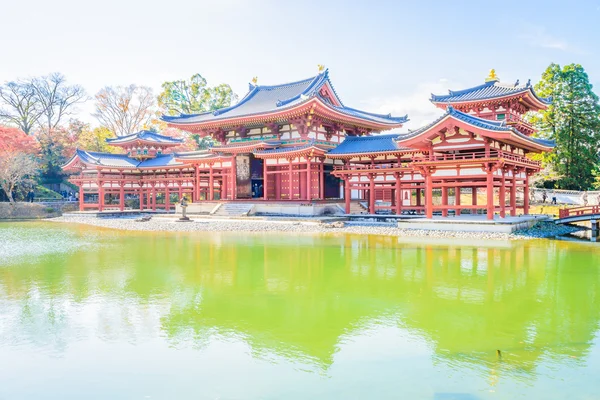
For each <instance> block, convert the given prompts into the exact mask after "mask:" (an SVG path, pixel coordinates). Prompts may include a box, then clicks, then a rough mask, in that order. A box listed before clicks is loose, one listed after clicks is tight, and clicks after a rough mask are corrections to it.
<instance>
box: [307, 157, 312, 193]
mask: <svg viewBox="0 0 600 400" xmlns="http://www.w3.org/2000/svg"><path fill="white" fill-rule="evenodd" d="M311 168H312V165H311V162H310V158H307V159H306V200H310V199H311V198H312V185H311V179H310V178H311V172H312V171H311Z"/></svg>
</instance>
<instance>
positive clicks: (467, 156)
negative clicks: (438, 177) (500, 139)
mask: <svg viewBox="0 0 600 400" xmlns="http://www.w3.org/2000/svg"><path fill="white" fill-rule="evenodd" d="M490 158H504V159H505V160H510V161H515V162H519V163H523V164H527V165H531V166H535V167H539V166H541V163H540V162H539V161H535V160H530V159H529V158H527V157H524V156H521V155H518V154H513V153H507V152H504V151H501V150H491V151H490V152H489V153H486V152H485V151H474V152H472V153H459V154H442V155H435V156H431V157H423V158H417V159H414V160H413V162H414V163H426V162H436V161H470V160H481V159H490Z"/></svg>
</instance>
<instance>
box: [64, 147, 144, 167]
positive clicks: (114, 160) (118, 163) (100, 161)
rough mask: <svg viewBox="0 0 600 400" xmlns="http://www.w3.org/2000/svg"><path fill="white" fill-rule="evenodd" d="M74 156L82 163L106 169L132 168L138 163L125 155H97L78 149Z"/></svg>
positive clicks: (96, 153)
mask: <svg viewBox="0 0 600 400" xmlns="http://www.w3.org/2000/svg"><path fill="white" fill-rule="evenodd" d="M75 155H76V156H78V157H79V159H80V160H81V161H83V162H84V163H87V164H95V165H99V166H106V167H124V168H134V167H136V166H137V165H138V163H139V161H138V160H135V159H133V158H131V157H128V156H127V155H126V154H111V153H98V152H95V151H84V150H79V149H78V150H77V151H76V153H75Z"/></svg>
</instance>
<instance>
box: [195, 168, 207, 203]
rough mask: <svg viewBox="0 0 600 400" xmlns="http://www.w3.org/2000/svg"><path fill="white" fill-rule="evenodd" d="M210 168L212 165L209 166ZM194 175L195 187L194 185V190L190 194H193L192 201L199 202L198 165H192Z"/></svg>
mask: <svg viewBox="0 0 600 400" xmlns="http://www.w3.org/2000/svg"><path fill="white" fill-rule="evenodd" d="M211 167H212V165H211ZM194 175H195V180H194V181H195V185H194V190H193V191H192V193H194V196H193V197H195V198H194V199H193V200H192V201H200V166H199V165H198V164H195V165H194Z"/></svg>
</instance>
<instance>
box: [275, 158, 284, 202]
mask: <svg viewBox="0 0 600 400" xmlns="http://www.w3.org/2000/svg"><path fill="white" fill-rule="evenodd" d="M275 170H276V171H277V173H276V174H275V175H274V176H275V199H276V200H281V176H282V172H281V167H280V166H277V167H275Z"/></svg>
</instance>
